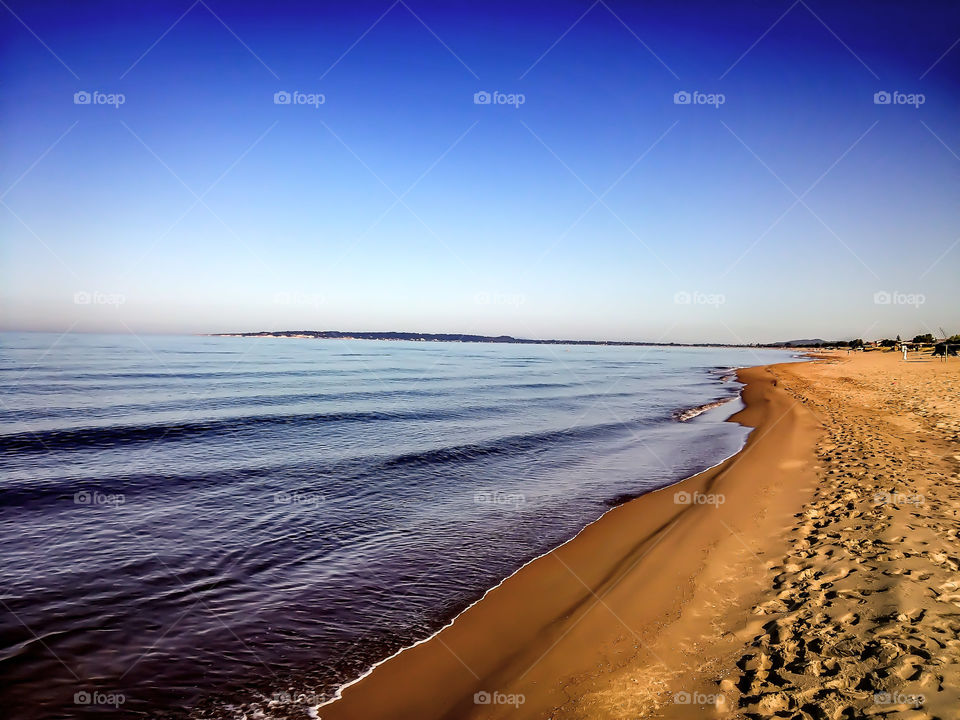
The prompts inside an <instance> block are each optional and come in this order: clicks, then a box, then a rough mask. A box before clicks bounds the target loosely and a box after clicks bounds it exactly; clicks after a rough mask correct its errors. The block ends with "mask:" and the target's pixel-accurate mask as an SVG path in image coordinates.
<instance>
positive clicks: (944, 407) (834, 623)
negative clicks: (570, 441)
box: [319, 353, 960, 720]
mask: <svg viewBox="0 0 960 720" xmlns="http://www.w3.org/2000/svg"><path fill="white" fill-rule="evenodd" d="M739 376H740V379H741V380H742V381H744V382H746V383H747V386H746V388H745V390H744V401H745V403H746V409H745V410H743V411H742V412H740V413H737V414H736V415H735V416H734V417H732V418H731V420H732V421H735V422H739V423H742V424H744V425H748V426H751V427H754V428H755V430H754V432H752V433H751V435H750V437H749V439H748V441H747V444H746V446H745V447H744V449H743V450H742V451H741V452H740V453H739V454H737V455H735V456H734V457H732V458H730V459H729V460H727V461H726V462H724V463H722V464H721V465H719V466H717V467H716V468H712V469H710V470H708V471H706V472H704V473H701V474H700V475H697V476H694V477H692V478H689V479H687V480H685V481H683V482H681V483H679V484H677V485H674V486H671V487H669V488H665V489H663V490H659V491H656V492H653V493H650V494H648V495H645V496H643V497H641V498H637V499H636V500H633V501H630V502H628V503H626V504H625V505H622V506H620V507H618V508H615V509H613V510H611V511H610V512H609V513H607V514H606V515H605V516H604V517H603V518H601V519H600V520H599V521H597V522H596V523H594V524H592V525H590V526H589V527H587V528H586V529H585V530H583V532H581V533H580V534H579V535H578V536H577V537H576V538H574V539H573V540H571V541H570V542H568V543H566V544H565V545H563V546H561V547H559V548H557V549H556V550H554V551H553V552H551V553H549V554H547V555H545V556H543V557H542V558H539V559H537V560H535V561H534V562H532V563H530V564H529V565H527V566H526V567H524V568H523V569H521V570H520V571H519V572H517V573H516V574H515V575H513V576H511V577H510V578H508V579H507V580H506V581H504V582H503V583H502V584H501V585H500V586H498V587H497V588H495V589H493V590H491V591H490V592H489V593H487V595H486V596H485V597H484V598H483V599H482V600H481V601H480V602H478V603H477V604H476V605H474V606H473V607H471V608H470V609H468V610H467V611H466V612H464V613H463V614H461V615H460V616H459V617H458V618H457V619H456V621H455V622H454V623H453V624H452V625H450V626H448V627H446V628H445V629H443V630H442V631H441V632H440V633H438V634H437V635H435V636H434V637H432V638H431V639H429V640H427V641H426V642H423V643H421V644H419V645H417V646H415V647H414V648H411V649H408V650H405V651H403V652H402V653H400V654H398V655H396V656H394V657H393V658H391V659H390V660H387V661H386V662H384V663H383V664H381V665H379V666H377V667H376V668H375V669H374V670H373V672H371V673H370V674H369V675H367V676H366V677H364V678H363V679H361V680H360V681H358V682H356V683H354V684H352V685H350V686H348V687H347V688H345V689H344V690H343V693H342V697H341V699H339V700H337V701H336V702H334V703H332V704H330V705H327V706H323V707H321V708H320V709H319V716H320V717H321V718H323V719H324V720H338V719H355V720H360V719H361V718H362V719H364V720H368V719H373V718H501V717H510V718H555V719H557V720H559V719H560V718H607V717H609V718H622V717H631V718H646V717H651V718H652V717H669V718H672V717H698V718H699V717H713V716H715V717H746V716H747V715H745V714H744V713H750V715H749V716H751V717H768V716H769V717H774V716H778V715H777V714H778V713H779V716H780V717H798V718H803V717H830V718H833V717H859V716H861V715H863V714H866V713H869V714H873V713H874V712H878V713H881V714H880V715H879V716H880V717H901V716H903V717H907V716H908V715H899V714H897V713H901V712H904V713H911V714H913V715H915V716H916V717H929V716H930V715H929V714H923V713H927V712H928V710H926V709H923V708H934V707H935V708H936V709H937V710H936V712H937V713H938V714H937V716H939V717H958V715H957V714H956V708H958V707H960V697H958V688H960V677H958V676H957V674H956V667H957V660H958V657H960V656H958V653H960V640H958V634H960V633H958V630H960V621H958V619H957V618H960V614H957V612H956V611H957V608H958V606H960V588H958V586H957V583H958V582H960V573H958V572H957V570H958V562H960V547H958V537H957V530H958V527H960V526H958V524H957V517H956V513H957V508H958V507H960V495H958V492H957V484H956V483H957V467H958V466H960V463H958V462H957V461H958V459H960V454H958V453H960V450H958V447H957V445H956V442H957V439H958V434H960V415H958V414H956V413H957V408H958V407H960V403H958V398H957V393H958V388H960V362H957V361H955V360H954V361H953V362H952V363H946V364H942V363H937V362H933V361H931V362H921V361H919V359H918V360H912V361H911V362H907V363H903V362H902V361H901V360H900V358H899V355H895V354H893V353H882V354H881V353H869V354H856V355H852V356H840V357H839V358H837V359H835V360H832V361H829V362H818V363H806V364H796V363H794V364H783V365H773V366H768V367H758V368H750V369H746V370H741V371H740V372H739ZM951 394H952V400H951V399H949V398H950V397H951ZM951 433H952V436H951ZM951 437H952V439H951ZM951 443H952V445H951ZM884 493H885V494H886V495H884V496H883V497H881V495H883V494H884ZM919 497H922V500H919V499H918V498H919ZM878 498H879V499H880V500H881V502H877V500H878ZM905 498H907V500H906V501H905ZM920 689H926V694H927V695H929V696H930V697H929V698H927V697H924V698H923V700H924V705H923V706H922V708H919V709H918V706H917V704H916V701H917V697H916V696H917V695H919V694H920ZM885 693H886V694H887V695H889V702H887V699H888V698H886V696H885V695H884V694H885ZM904 699H906V701H907V705H906V706H903V707H901V705H902V703H901V705H898V704H896V702H895V701H898V700H904ZM951 708H953V710H951ZM951 712H953V713H954V714H950V713H951ZM844 713H846V714H844ZM917 713H921V714H917Z"/></svg>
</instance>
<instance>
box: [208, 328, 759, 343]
mask: <svg viewBox="0 0 960 720" xmlns="http://www.w3.org/2000/svg"><path fill="white" fill-rule="evenodd" d="M212 335H213V337H268V338H269V337H274V338H280V337H299V338H316V339H321V340H407V341H414V342H470V343H515V344H520V345H625V346H656V347H757V346H756V345H732V344H729V343H652V342H631V341H627V340H532V339H528V338H515V337H511V336H510V335H466V334H463V335H458V334H456V333H411V332H345V331H342V330H277V331H275V332H268V331H262V332H248V333H213V334H212Z"/></svg>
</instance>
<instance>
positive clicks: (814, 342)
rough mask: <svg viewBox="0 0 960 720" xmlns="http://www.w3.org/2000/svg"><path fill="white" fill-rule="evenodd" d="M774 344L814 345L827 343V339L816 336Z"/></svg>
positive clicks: (783, 345)
mask: <svg viewBox="0 0 960 720" xmlns="http://www.w3.org/2000/svg"><path fill="white" fill-rule="evenodd" d="M772 344H773V345H774V346H780V347H811V346H814V345H826V344H827V341H826V340H821V339H820V338H816V339H814V340H784V341H783V342H776V343H772Z"/></svg>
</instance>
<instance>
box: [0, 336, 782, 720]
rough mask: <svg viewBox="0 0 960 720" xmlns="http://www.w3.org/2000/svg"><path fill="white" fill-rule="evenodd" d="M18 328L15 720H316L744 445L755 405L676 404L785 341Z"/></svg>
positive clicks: (8, 662)
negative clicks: (259, 713) (624, 513)
mask: <svg viewBox="0 0 960 720" xmlns="http://www.w3.org/2000/svg"><path fill="white" fill-rule="evenodd" d="M0 341H2V342H0V386H2V388H3V390H2V397H0V468H2V476H0V477H2V479H0V555H2V558H3V561H2V564H0V588H2V595H0V677H2V678H3V681H2V683H0V708H3V710H4V712H5V713H6V714H7V715H9V716H10V717H17V718H59V717H87V716H89V717H104V716H111V717H166V716H167V715H169V716H171V717H184V716H187V715H195V716H212V717H238V716H240V714H241V713H242V712H243V711H247V712H248V713H251V714H252V712H251V711H255V710H256V709H257V708H256V706H257V705H259V707H260V708H261V710H265V711H267V712H268V714H272V715H274V716H280V717H285V716H288V715H289V716H290V717H306V713H305V709H304V708H305V706H304V705H303V704H301V703H302V702H303V701H304V700H305V701H307V702H310V701H314V700H316V699H319V698H322V697H325V696H328V695H329V694H330V693H331V692H332V691H333V689H335V688H336V686H337V685H338V684H340V683H342V682H344V681H347V680H350V679H352V678H354V677H356V676H358V675H359V674H360V673H361V672H362V671H363V670H364V669H366V668H367V667H369V666H370V665H371V664H372V663H374V662H376V661H378V660H380V659H382V658H383V657H385V656H387V655H389V654H391V653H392V652H394V651H396V650H397V649H399V648H401V647H404V646H407V645H409V644H411V643H412V642H414V641H416V640H418V639H421V638H423V637H426V636H427V635H429V634H430V633H432V632H433V631H435V630H436V629H438V628H439V627H441V626H442V625H443V624H445V623H446V622H447V621H449V619H450V618H452V617H453V616H455V615H456V614H457V613H459V612H460V611H462V610H463V609H464V608H465V607H466V606H467V605H469V604H470V603H471V602H473V601H475V600H476V599H477V598H478V597H480V596H481V595H482V594H483V592H484V591H485V590H487V589H488V588H490V587H492V586H493V585H495V584H497V583H498V582H499V581H500V580H502V579H503V578H504V577H506V576H507V575H509V574H510V573H512V572H514V571H515V570H516V569H517V568H518V567H519V566H521V565H522V564H523V563H525V562H526V561H528V560H530V559H531V558H534V557H536V556H538V555H540V554H542V553H544V552H546V551H548V550H550V549H552V548H553V547H556V546H557V545H558V544H560V543H562V542H563V541H565V540H567V539H569V538H570V537H572V536H573V535H574V534H576V533H577V532H578V531H579V530H580V529H581V528H582V527H583V526H584V525H586V524H587V523H589V522H591V521H593V520H595V519H596V518H597V517H599V516H600V515H601V514H602V513H603V512H604V511H605V510H606V509H608V508H609V507H610V505H611V504H613V503H615V502H616V501H617V500H618V499H623V498H624V497H629V496H633V495H637V494H640V493H643V492H644V491H647V490H650V489H652V488H656V487H660V486H663V485H665V484H669V483H671V482H674V481H676V480H678V479H680V478H682V477H685V476H688V475H690V474H692V473H695V472H697V471H699V470H702V469H704V468H705V467H708V466H710V465H713V464H715V463H717V462H718V461H720V460H721V459H723V458H724V457H726V456H728V455H730V454H731V453H733V452H735V451H736V450H737V449H739V448H740V447H741V445H742V443H743V441H744V439H745V436H746V430H744V429H743V428H740V427H738V426H736V425H734V424H732V423H723V422H722V420H723V419H724V418H725V417H727V416H728V415H729V414H730V413H731V411H732V410H734V409H736V406H737V405H738V404H739V401H738V400H734V402H733V403H732V404H727V405H724V406H722V407H719V408H717V409H715V410H711V411H709V412H706V413H704V414H702V415H700V416H698V417H696V418H694V419H693V420H690V421H689V422H679V421H677V419H676V417H675V415H676V413H677V411H679V410H683V409H685V408H690V407H694V406H698V405H702V404H705V403H709V402H711V401H714V400H717V399H720V398H724V397H731V396H735V395H736V393H737V392H738V390H739V386H738V384H737V383H736V382H733V381H731V380H730V379H729V377H727V378H726V379H724V375H729V369H730V368H732V367H735V366H743V365H755V364H760V363H765V362H777V361H783V360H785V359H787V356H786V355H785V354H784V353H781V352H775V351H759V350H758V351H752V350H731V349H658V348H624V347H567V346H522V345H486V344H458V343H415V342H409V343H404V342H362V341H317V340H306V339H304V340H297V339H259V338H258V339H243V338H193V337H145V338H143V339H138V338H133V337H120V336H93V335H70V336H65V337H62V338H59V339H58V338H57V337H56V336H53V335H44V334H5V335H0ZM288 696H289V700H290V702H287V699H288ZM298 696H301V697H299V698H298ZM265 699H273V700H274V701H275V702H273V703H272V704H271V705H269V707H268V706H266V705H265V704H264V703H265Z"/></svg>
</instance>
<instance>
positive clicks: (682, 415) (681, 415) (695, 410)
mask: <svg viewBox="0 0 960 720" xmlns="http://www.w3.org/2000/svg"><path fill="white" fill-rule="evenodd" d="M737 397H738V396H737V395H731V396H730V397H725V398H720V399H719V400H714V401H712V402H708V403H704V404H703V405H697V406H696V407H692V408H687V409H685V410H677V412H675V413H674V414H673V419H674V420H677V421H679V422H687V421H688V420H693V418H695V417H697V415H702V414H703V413H705V412H706V411H707V410H713V409H714V408H718V407H720V406H721V405H726V404H727V403H728V402H730V401H731V400H734V399H735V398H737Z"/></svg>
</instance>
